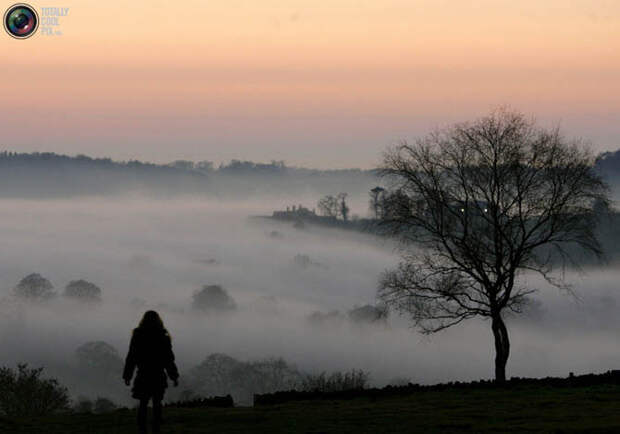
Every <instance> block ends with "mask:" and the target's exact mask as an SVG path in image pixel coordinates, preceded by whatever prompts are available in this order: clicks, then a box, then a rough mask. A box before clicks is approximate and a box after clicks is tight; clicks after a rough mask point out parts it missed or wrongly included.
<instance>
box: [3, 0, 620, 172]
mask: <svg viewBox="0 0 620 434" xmlns="http://www.w3.org/2000/svg"><path fill="white" fill-rule="evenodd" d="M10 4H11V2H6V5H5V6H4V7H8V6H9V5H10ZM31 4H32V6H33V7H35V8H36V9H37V10H38V11H39V14H40V18H41V19H42V23H41V28H40V29H39V31H38V33H37V34H35V35H34V36H33V37H31V38H29V39H26V40H17V39H13V38H11V37H10V36H9V35H8V34H6V33H4V32H3V33H2V35H1V36H0V53H1V54H0V56H1V57H0V58H1V59H2V62H1V63H0V95H2V97H1V98H0V131H1V132H2V134H1V135H0V148H2V149H5V150H13V151H24V152H30V151H54V152H59V153H67V154H72V155H73V154H79V153H82V154H87V155H91V156H109V157H112V158H115V159H120V160H127V159H140V160H147V161H154V162H168V161H172V160H177V159H190V160H211V161H215V162H216V163H218V162H221V161H227V160H230V159H233V158H236V159H242V160H245V159H249V160H255V161H270V160H272V159H275V160H284V161H285V162H287V163H288V164H290V165H297V166H311V167H319V168H340V167H362V168H370V167H374V166H375V165H377V164H378V163H379V162H380V159H381V153H382V151H383V150H384V149H385V148H386V147H387V146H389V145H391V144H393V143H395V142H398V141H400V140H413V139H414V138H416V137H419V136H423V135H425V134H427V133H428V132H430V131H431V130H432V129H433V128H437V127H442V126H446V125H449V124H450V123H453V122H457V121H464V120H470V119H475V118H477V117H479V116H482V115H484V114H485V113H487V112H489V111H490V110H491V109H493V108H495V107H497V106H500V105H509V106H511V107H512V108H514V109H516V110H519V111H522V112H524V113H526V114H528V115H532V116H534V117H536V118H537V119H538V120H539V122H540V123H541V124H542V125H543V126H555V125H560V126H561V127H562V129H563V130H564V132H565V133H566V134H567V135H568V136H576V137H580V138H583V139H584V140H585V141H586V142H588V143H590V144H591V145H592V147H593V149H594V150H595V151H597V152H598V151H604V150H616V149H618V148H620V129H618V127H617V125H619V124H620V79H619V77H620V55H618V53H619V52H620V2H618V1H615V0H544V1H541V0H522V1H519V2H515V1H504V0H451V1H449V0H381V1H370V0H331V1H329V2H327V1H323V2H321V1H316V0H314V1H307V0H261V1H260V2H258V1H242V0H225V1H224V0H211V1H208V2H205V1H195V0H188V1H185V2H183V3H182V6H179V3H178V2H171V1H162V0H150V1H148V2H147V1H142V0H136V1H132V2H120V1H117V0H114V1H105V2H102V1H94V0H80V1H76V0H58V3H47V2H46V3H39V2H34V1H33V2H32V3H31ZM43 7H57V8H68V14H67V15H66V16H62V17H59V20H58V25H57V26H49V25H48V24H49V22H48V21H46V20H47V19H48V18H49V17H46V16H44V15H43V14H42V10H41V8H43ZM42 27H47V28H48V29H49V30H51V32H52V33H53V35H46V34H44V32H43V30H42ZM56 32H58V33H61V34H56Z"/></svg>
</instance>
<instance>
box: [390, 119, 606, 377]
mask: <svg viewBox="0 0 620 434" xmlns="http://www.w3.org/2000/svg"><path fill="white" fill-rule="evenodd" d="M593 162H594V159H593V157H592V155H591V153H590V152H589V151H588V150H587V149H586V148H585V147H584V146H582V145H580V144H579V143H578V142H576V141H569V140H567V139H565V138H564V137H562V135H561V134H560V132H559V130H558V129H551V130H547V129H543V128H540V127H538V126H537V125H536V124H535V122H534V121H533V120H529V119H526V118H525V117H524V116H523V115H522V114H520V113H516V112H512V111H510V110H507V109H499V110H497V111H494V112H493V113H491V114H490V115H489V116H487V117H483V118H481V119H479V120H477V121H475V122H473V123H463V124H457V125H454V126H452V127H449V128H447V129H444V130H439V131H436V132H434V133H432V134H430V135H429V136H428V137H426V138H422V139H420V140H418V141H416V143H415V144H413V145H410V144H407V143H403V144H401V145H399V146H397V147H395V148H393V149H391V150H389V151H387V152H386V154H385V157H384V162H383V166H382V175H383V176H384V177H385V178H386V179H387V180H388V181H389V182H390V185H391V188H390V192H389V193H388V194H386V199H385V206H386V209H385V211H386V212H385V216H384V223H385V227H386V228H388V230H389V231H390V232H391V233H392V234H393V235H395V236H397V237H398V238H399V239H400V240H401V241H402V243H403V248H404V254H403V261H402V262H401V263H400V265H399V266H398V267H397V268H396V269H394V270H390V271H386V272H385V274H384V275H383V276H382V278H381V281H380V288H379V297H380V299H382V300H383V301H384V302H385V303H386V304H388V305H389V306H390V307H393V308H395V309H396V310H399V311H400V312H401V313H404V314H408V315H410V316H411V319H412V321H413V322H414V324H415V325H416V326H418V327H419V328H420V330H421V331H422V332H425V333H433V332H437V331H439V330H443V329H445V328H447V327H451V326H454V325H456V324H459V323H461V322H462V321H464V320H466V319H469V318H473V317H476V316H480V317H484V318H487V319H490V320H491V330H492V332H493V337H494V341H495V354H496V356H495V379H496V381H498V382H503V381H505V379H506V362H507V361H508V356H509V354H510V341H509V338H508V330H507V328H506V324H505V323H504V320H503V318H502V313H503V312H504V311H505V310H506V309H509V310H511V311H514V312H516V313H520V312H522V309H523V307H524V304H525V303H527V302H528V296H529V295H530V294H532V293H533V292H534V290H533V289H532V288H525V287H523V286H521V285H520V284H519V277H520V275H521V274H522V273H525V272H533V273H538V274H540V275H542V277H543V278H544V279H545V280H546V281H547V282H549V283H550V284H552V285H554V286H556V287H558V288H563V289H567V290H568V291H570V285H568V284H567V283H566V281H565V280H564V273H559V274H558V273H556V271H557V268H558V267H561V268H562V270H563V269H564V267H565V265H566V264H567V263H569V264H573V265H577V264H576V263H575V261H574V259H575V258H574V257H572V256H571V251H574V249H573V250H571V247H575V246H577V247H579V248H580V250H582V251H583V250H585V251H589V252H592V253H594V254H596V255H597V256H599V257H600V255H601V254H602V251H601V247H600V245H599V243H598V241H597V239H596V236H595V234H594V232H593V229H594V227H595V224H596V214H595V213H594V212H593V204H594V203H599V204H600V203H605V204H607V203H608V202H609V201H608V187H607V185H606V184H605V183H604V182H603V181H602V180H601V178H600V177H599V176H598V175H596V174H595V173H594V172H593V169H592V164H593Z"/></svg>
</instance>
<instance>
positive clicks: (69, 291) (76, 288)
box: [63, 279, 101, 302]
mask: <svg viewBox="0 0 620 434" xmlns="http://www.w3.org/2000/svg"><path fill="white" fill-rule="evenodd" d="M63 295H64V296H65V297H69V298H73V299H75V300H79V301H84V302H99V301H101V288H99V287H98V286H97V285H95V284H94V283H92V282H88V281H86V280H83V279H80V280H72V281H71V282H69V284H68V285H67V286H66V287H65V292H64V294H63Z"/></svg>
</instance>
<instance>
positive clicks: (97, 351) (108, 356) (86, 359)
mask: <svg viewBox="0 0 620 434" xmlns="http://www.w3.org/2000/svg"><path fill="white" fill-rule="evenodd" d="M75 355H76V357H77V359H78V362H79V364H80V367H81V368H83V369H87V370H96V371H98V372H100V373H103V374H118V373H120V372H121V371H122V369H123V359H121V357H120V356H119V354H118V351H117V350H116V348H114V347H113V346H112V345H110V344H108V343H106V342H103V341H94V342H86V343H85V344H84V345H81V346H80V347H78V349H77V350H75Z"/></svg>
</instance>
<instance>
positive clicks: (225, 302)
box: [192, 285, 237, 312]
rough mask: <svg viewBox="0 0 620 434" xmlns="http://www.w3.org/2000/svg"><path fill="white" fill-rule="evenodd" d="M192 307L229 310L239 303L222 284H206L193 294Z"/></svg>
mask: <svg viewBox="0 0 620 434" xmlns="http://www.w3.org/2000/svg"><path fill="white" fill-rule="evenodd" d="M192 299H193V300H192V307H193V308H194V309H197V310H202V311H205V312H229V311H233V310H235V309H237V303H235V300H233V298H232V297H231V296H230V295H228V292H226V290H225V289H224V288H222V287H221V286H220V285H204V286H203V287H202V289H200V290H198V291H197V292H195V293H194V295H193V296H192Z"/></svg>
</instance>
